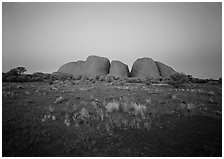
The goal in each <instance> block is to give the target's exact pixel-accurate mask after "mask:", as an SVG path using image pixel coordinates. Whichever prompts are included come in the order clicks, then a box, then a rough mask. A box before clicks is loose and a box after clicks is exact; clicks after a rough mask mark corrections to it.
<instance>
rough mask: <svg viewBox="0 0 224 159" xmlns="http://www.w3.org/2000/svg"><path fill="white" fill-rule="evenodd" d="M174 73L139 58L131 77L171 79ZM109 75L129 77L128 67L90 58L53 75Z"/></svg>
mask: <svg viewBox="0 0 224 159" xmlns="http://www.w3.org/2000/svg"><path fill="white" fill-rule="evenodd" d="M174 73H176V72H175V71H174V70H173V69H172V68H171V67H169V66H167V65H165V64H163V63H161V62H158V61H156V62H155V61H153V60H152V59H151V58H139V59H137V60H136V61H135V62H134V64H133V66H132V70H131V73H130V76H131V77H136V78H140V79H146V78H160V77H164V78H169V77H170V76H171V75H172V74H174ZM107 74H110V75H112V76H115V77H121V78H123V77H128V76H129V70H128V66H127V65H126V64H124V63H122V62H120V61H112V62H111V65H110V61H109V60H108V59H107V58H105V57H99V56H89V57H88V58H87V59H86V61H77V62H69V63H67V64H64V65H63V66H61V67H60V68H59V70H58V71H57V72H55V73H53V74H52V75H54V76H55V77H61V76H70V75H71V76H72V77H73V78H79V77H80V76H86V77H88V78H94V77H96V76H103V75H107Z"/></svg>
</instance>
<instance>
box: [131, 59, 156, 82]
mask: <svg viewBox="0 0 224 159" xmlns="http://www.w3.org/2000/svg"><path fill="white" fill-rule="evenodd" d="M131 76H132V77H136V78H140V79H146V78H159V77H160V73H159V69H158V67H157V65H156V63H155V61H153V60H152V59H151V58H139V59H137V60H136V61H135V62H134V64H133V66H132V70H131Z"/></svg>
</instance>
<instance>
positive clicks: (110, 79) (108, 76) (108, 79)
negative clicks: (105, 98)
mask: <svg viewBox="0 0 224 159" xmlns="http://www.w3.org/2000/svg"><path fill="white" fill-rule="evenodd" d="M113 80H114V76H112V75H107V76H106V79H105V81H106V82H108V83H111V82H112V81H113Z"/></svg>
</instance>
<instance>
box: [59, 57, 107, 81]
mask: <svg viewBox="0 0 224 159" xmlns="http://www.w3.org/2000/svg"><path fill="white" fill-rule="evenodd" d="M109 68H110V61H109V60H108V59H107V58H105V57H99V56H89V57H88V58H87V59H86V61H77V62H69V63H67V64H64V65H63V66H61V67H60V68H59V70H58V71H57V72H59V73H66V74H70V75H72V76H73V77H74V78H78V77H79V76H81V75H82V76H86V77H88V78H93V77H95V76H101V75H107V74H108V73H109Z"/></svg>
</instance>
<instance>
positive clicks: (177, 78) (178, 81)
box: [168, 73, 190, 88]
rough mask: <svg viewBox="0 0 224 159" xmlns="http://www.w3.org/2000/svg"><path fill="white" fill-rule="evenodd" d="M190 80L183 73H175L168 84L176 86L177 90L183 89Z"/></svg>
mask: <svg viewBox="0 0 224 159" xmlns="http://www.w3.org/2000/svg"><path fill="white" fill-rule="evenodd" d="M189 82H190V80H189V78H188V76H186V75H185V74H183V73H175V74H173V75H171V79H170V81H169V82H168V84H170V85H172V86H174V87H175V88H179V87H183V86H184V84H186V83H189Z"/></svg>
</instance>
